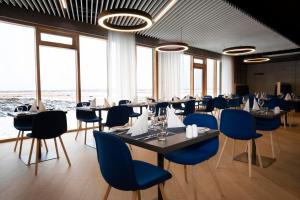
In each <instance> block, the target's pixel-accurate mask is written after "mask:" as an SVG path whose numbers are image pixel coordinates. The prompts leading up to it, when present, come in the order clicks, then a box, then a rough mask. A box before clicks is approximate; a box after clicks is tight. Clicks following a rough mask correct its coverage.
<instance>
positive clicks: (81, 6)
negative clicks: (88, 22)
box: [80, 0, 83, 22]
mask: <svg viewBox="0 0 300 200" xmlns="http://www.w3.org/2000/svg"><path fill="white" fill-rule="evenodd" d="M80 8H81V21H82V22H83V3H82V0H80Z"/></svg>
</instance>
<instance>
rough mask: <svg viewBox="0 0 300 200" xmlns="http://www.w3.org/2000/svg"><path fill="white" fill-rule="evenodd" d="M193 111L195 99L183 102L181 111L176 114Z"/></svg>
mask: <svg viewBox="0 0 300 200" xmlns="http://www.w3.org/2000/svg"><path fill="white" fill-rule="evenodd" d="M194 112H195V100H189V101H187V102H185V103H184V110H183V112H179V113H176V115H181V116H188V115H190V114H193V113H194Z"/></svg>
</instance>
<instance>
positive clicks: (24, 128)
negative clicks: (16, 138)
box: [15, 124, 32, 131]
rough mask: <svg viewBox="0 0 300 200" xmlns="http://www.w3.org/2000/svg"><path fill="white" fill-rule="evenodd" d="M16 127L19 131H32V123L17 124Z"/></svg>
mask: <svg viewBox="0 0 300 200" xmlns="http://www.w3.org/2000/svg"><path fill="white" fill-rule="evenodd" d="M15 128H16V129H17V130H19V131H31V130H32V124H22V125H15Z"/></svg>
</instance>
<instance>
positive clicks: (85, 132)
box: [84, 123, 87, 144]
mask: <svg viewBox="0 0 300 200" xmlns="http://www.w3.org/2000/svg"><path fill="white" fill-rule="evenodd" d="M86 134H87V123H85V131H84V144H86Z"/></svg>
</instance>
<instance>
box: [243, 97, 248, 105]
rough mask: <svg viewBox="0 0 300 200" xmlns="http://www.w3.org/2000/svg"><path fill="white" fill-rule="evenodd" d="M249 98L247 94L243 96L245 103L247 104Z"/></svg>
mask: <svg viewBox="0 0 300 200" xmlns="http://www.w3.org/2000/svg"><path fill="white" fill-rule="evenodd" d="M247 100H248V97H247V96H243V104H246V103H247Z"/></svg>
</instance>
